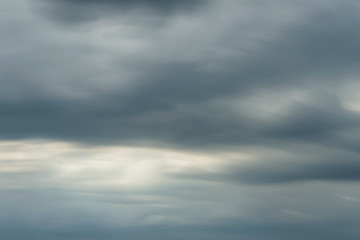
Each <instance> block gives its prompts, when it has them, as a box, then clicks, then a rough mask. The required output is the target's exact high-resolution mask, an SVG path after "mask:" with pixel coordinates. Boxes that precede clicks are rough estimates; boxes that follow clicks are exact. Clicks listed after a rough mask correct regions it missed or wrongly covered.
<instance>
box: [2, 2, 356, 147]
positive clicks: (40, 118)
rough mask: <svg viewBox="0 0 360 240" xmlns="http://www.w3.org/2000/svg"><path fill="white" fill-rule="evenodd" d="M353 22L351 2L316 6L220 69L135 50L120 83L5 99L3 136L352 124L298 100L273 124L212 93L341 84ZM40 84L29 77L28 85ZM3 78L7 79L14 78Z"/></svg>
mask: <svg viewBox="0 0 360 240" xmlns="http://www.w3.org/2000/svg"><path fill="white" fill-rule="evenodd" d="M357 22H359V18H358V16H357V15H356V14H355V13H353V11H352V9H348V8H345V9H342V8H340V9H339V10H337V9H331V10H328V9H325V10H324V9H320V10H318V11H315V13H314V14H312V15H311V16H309V17H308V18H306V19H305V20H304V22H297V23H295V24H293V25H290V26H288V27H286V28H285V29H283V30H282V31H281V34H280V35H279V36H278V37H277V38H276V39H275V40H272V41H270V42H266V43H264V44H263V45H262V47H261V48H260V49H259V50H257V51H256V52H255V53H253V54H251V55H250V56H239V57H237V58H236V59H229V60H224V61H223V63H222V64H223V65H222V66H223V67H222V68H220V69H217V68H214V69H210V70H206V69H204V66H206V64H207V62H206V60H203V61H199V62H196V63H188V62H184V61H168V62H156V61H155V62H153V63H150V62H148V61H144V60H141V59H139V61H138V62H136V64H135V66H136V69H140V71H139V72H138V73H137V76H138V79H136V80H137V81H138V82H139V83H138V84H137V85H136V87H134V88H129V89H125V91H124V90H123V89H120V87H117V86H116V85H114V86H113V87H112V89H111V90H107V91H103V92H101V91H98V92H96V91H94V93H95V94H93V95H92V96H91V97H90V98H84V99H82V100H81V99H80V100H79V99H71V98H69V99H66V98H62V97H52V96H51V92H50V93H49V94H46V95H44V96H38V97H34V96H33V95H34V93H31V94H30V96H28V97H27V96H26V95H25V94H23V97H22V99H15V100H2V102H1V104H0V105H1V106H2V107H1V108H2V109H1V111H2V112H3V115H2V116H3V117H2V119H1V131H2V133H3V134H2V137H3V138H4V139H5V138H12V139H14V138H34V137H35V138H55V139H64V140H71V141H81V142H92V143H101V142H103V143H106V144H108V143H111V142H113V143H119V142H137V141H138V142H141V141H149V140H154V141H157V142H159V141H160V142H166V143H169V144H175V145H177V144H178V145H180V146H181V145H186V146H196V145H198V146H206V145H220V146H221V145H228V144H230V145H238V144H240V145H242V144H253V143H256V142H257V143H262V142H265V143H268V142H271V140H274V141H277V140H281V139H283V138H285V139H286V138H293V139H295V140H306V139H307V138H309V137H312V136H313V137H314V138H313V139H316V138H317V137H319V136H326V134H327V133H328V132H330V131H331V132H333V131H337V130H341V129H343V128H344V127H345V128H349V127H350V126H353V127H356V126H357V122H358V116H357V115H356V114H352V113H351V112H349V111H347V110H345V109H342V107H341V106H340V105H338V104H337V105H336V104H335V105H331V104H328V105H326V104H323V105H319V106H316V103H314V104H315V105H314V106H312V103H309V104H308V105H307V106H306V105H301V104H300V105H297V106H294V107H293V109H292V110H290V111H289V112H287V113H286V114H285V115H284V117H283V118H281V116H279V118H278V119H277V120H278V122H277V123H276V124H272V123H269V122H266V121H264V120H262V119H257V120H254V119H252V118H249V116H247V115H246V113H242V112H241V109H240V113H234V112H232V110H231V109H228V108H226V105H221V104H220V105H217V104H216V103H215V104H214V102H216V100H217V99H221V98H223V99H227V98H229V99H231V98H233V97H239V98H240V100H239V101H241V99H245V98H246V97H247V96H249V95H251V94H252V93H254V92H255V91H256V90H258V89H268V90H269V91H274V92H276V91H282V90H283V89H285V90H287V89H296V88H299V89H305V90H306V89H312V88H314V87H315V88H316V87H317V88H319V86H322V85H323V84H325V85H326V86H329V87H330V88H336V87H337V86H339V85H341V83H340V81H336V80H337V79H338V78H339V77H341V76H344V75H345V73H349V72H352V73H354V74H356V71H357V63H358V58H359V54H358V53H359V51H358V44H357V43H358V42H359V40H360V34H359V32H358V31H357V28H356V23H357ZM237 37H238V38H241V35H239V36H237ZM30 64H31V63H30ZM135 66H133V67H134V68H135ZM80 67H81V69H82V66H80ZM29 68H30V67H29ZM89 71H91V70H89ZM12 74H14V73H9V74H8V75H6V76H4V77H6V78H11V77H14V76H12ZM34 74H35V73H34ZM35 75H36V74H35ZM86 75H88V74H86ZM34 77H35V76H34ZM89 77H90V75H89ZM334 78H335V79H334ZM18 81H21V82H23V80H18ZM17 84H19V83H17ZM42 84H43V83H42V82H40V83H35V84H34V85H33V88H37V86H38V85H39V87H41V86H42ZM5 86H6V87H7V88H11V87H13V86H12V84H11V83H8V84H7V85H5ZM24 91H25V93H26V90H24ZM325 91H326V90H325ZM43 92H45V91H43ZM41 94H43V93H41ZM313 94H314V95H316V94H318V93H317V92H316V91H315V92H314V93H313ZM329 100H330V101H333V100H331V98H329ZM323 101H327V100H326V99H325V100H323ZM324 134H325V135H324Z"/></svg>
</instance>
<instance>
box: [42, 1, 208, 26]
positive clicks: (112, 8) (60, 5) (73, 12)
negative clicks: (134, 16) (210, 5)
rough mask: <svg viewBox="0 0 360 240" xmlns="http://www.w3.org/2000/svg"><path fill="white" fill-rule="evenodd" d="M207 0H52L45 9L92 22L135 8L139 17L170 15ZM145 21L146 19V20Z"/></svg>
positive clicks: (63, 17)
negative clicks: (138, 10)
mask: <svg viewBox="0 0 360 240" xmlns="http://www.w3.org/2000/svg"><path fill="white" fill-rule="evenodd" d="M40 1H41V0H40ZM206 2H208V1H207V0H182V1H181V0H133V1H131V0H105V1H99V0H75V1H74V0H51V1H48V2H40V3H42V4H43V5H45V8H44V13H45V14H46V15H48V16H49V17H51V18H55V19H56V20H60V21H62V22H67V23H84V22H89V21H90V22H91V21H94V20H97V19H101V18H109V17H113V16H117V15H123V14H126V13H128V12H131V11H133V10H137V9H140V10H145V11H141V12H140V14H141V16H140V15H139V16H138V20H139V19H141V18H142V17H145V18H147V19H148V21H149V18H148V17H146V15H147V14H150V15H157V16H161V17H166V16H169V15H172V14H175V13H177V12H183V11H192V10H194V9H196V8H197V7H199V6H201V5H203V4H204V3H206ZM144 22H145V21H144Z"/></svg>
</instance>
